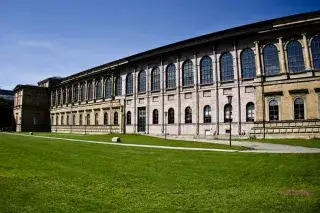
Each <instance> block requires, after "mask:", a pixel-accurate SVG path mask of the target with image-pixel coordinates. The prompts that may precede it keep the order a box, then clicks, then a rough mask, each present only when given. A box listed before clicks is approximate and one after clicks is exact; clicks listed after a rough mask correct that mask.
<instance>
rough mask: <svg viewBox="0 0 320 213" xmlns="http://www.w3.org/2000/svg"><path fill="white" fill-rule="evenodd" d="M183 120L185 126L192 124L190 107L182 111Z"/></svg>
mask: <svg viewBox="0 0 320 213" xmlns="http://www.w3.org/2000/svg"><path fill="white" fill-rule="evenodd" d="M184 119H185V123H186V124H191V123H192V110H191V108H190V107H186V109H185V111H184Z"/></svg>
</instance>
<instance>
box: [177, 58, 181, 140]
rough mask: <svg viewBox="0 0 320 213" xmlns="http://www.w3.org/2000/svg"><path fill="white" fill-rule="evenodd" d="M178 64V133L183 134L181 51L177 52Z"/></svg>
mask: <svg viewBox="0 0 320 213" xmlns="http://www.w3.org/2000/svg"><path fill="white" fill-rule="evenodd" d="M177 64H178V70H177V82H178V84H177V98H178V112H177V113H178V135H180V134H181V99H180V89H181V86H180V72H181V70H180V61H179V53H177Z"/></svg>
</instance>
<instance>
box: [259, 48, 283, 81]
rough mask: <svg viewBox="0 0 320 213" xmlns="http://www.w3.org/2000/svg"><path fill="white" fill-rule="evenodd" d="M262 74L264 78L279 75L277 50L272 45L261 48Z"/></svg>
mask: <svg viewBox="0 0 320 213" xmlns="http://www.w3.org/2000/svg"><path fill="white" fill-rule="evenodd" d="M263 64H264V74H265V75H266V76H270V75H276V74H279V73H280V65H279V55H278V49H277V47H276V46H275V45H273V44H268V45H266V46H265V47H264V48H263Z"/></svg>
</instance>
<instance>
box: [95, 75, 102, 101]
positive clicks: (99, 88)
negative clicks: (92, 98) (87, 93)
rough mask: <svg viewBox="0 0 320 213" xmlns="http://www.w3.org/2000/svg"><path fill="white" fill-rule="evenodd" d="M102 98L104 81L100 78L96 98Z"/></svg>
mask: <svg viewBox="0 0 320 213" xmlns="http://www.w3.org/2000/svg"><path fill="white" fill-rule="evenodd" d="M101 98H102V82H101V80H99V81H98V82H97V85H96V99H101Z"/></svg>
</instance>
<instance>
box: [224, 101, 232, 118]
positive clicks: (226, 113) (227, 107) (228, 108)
mask: <svg viewBox="0 0 320 213" xmlns="http://www.w3.org/2000/svg"><path fill="white" fill-rule="evenodd" d="M230 121H231V122H232V105H231V104H226V105H225V106H224V122H225V123H226V122H230Z"/></svg>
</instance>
